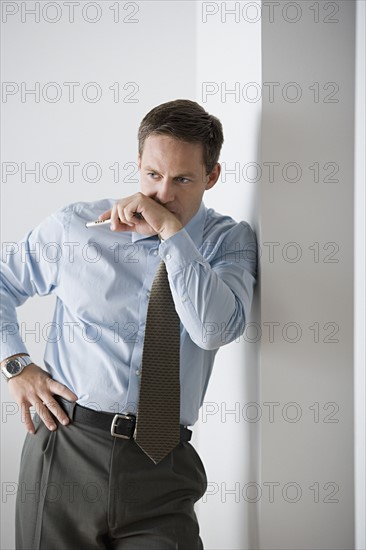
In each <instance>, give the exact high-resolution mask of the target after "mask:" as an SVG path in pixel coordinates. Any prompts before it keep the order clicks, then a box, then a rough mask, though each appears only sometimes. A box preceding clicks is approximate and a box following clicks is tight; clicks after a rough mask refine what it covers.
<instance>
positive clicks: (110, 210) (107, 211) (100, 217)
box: [98, 208, 112, 221]
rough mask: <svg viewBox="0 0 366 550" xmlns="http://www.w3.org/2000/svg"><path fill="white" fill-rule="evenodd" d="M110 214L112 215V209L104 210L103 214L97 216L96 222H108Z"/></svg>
mask: <svg viewBox="0 0 366 550" xmlns="http://www.w3.org/2000/svg"><path fill="white" fill-rule="evenodd" d="M111 213H112V208H110V209H109V210H106V211H105V212H103V213H102V214H100V215H99V216H98V220H101V221H103V220H108V219H109V218H110V217H111Z"/></svg>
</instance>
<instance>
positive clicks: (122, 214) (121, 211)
mask: <svg viewBox="0 0 366 550" xmlns="http://www.w3.org/2000/svg"><path fill="white" fill-rule="evenodd" d="M117 212H118V218H119V220H120V222H122V223H124V224H126V225H128V227H133V226H134V224H133V223H132V222H131V221H130V219H129V217H128V212H129V207H128V205H125V206H123V207H122V205H121V204H119V203H118V204H117Z"/></svg>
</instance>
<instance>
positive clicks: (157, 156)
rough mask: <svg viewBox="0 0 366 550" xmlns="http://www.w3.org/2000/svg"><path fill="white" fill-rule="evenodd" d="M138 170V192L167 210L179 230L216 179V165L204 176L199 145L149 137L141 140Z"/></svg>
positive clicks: (193, 213) (163, 137) (164, 136)
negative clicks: (178, 224) (179, 225)
mask: <svg viewBox="0 0 366 550" xmlns="http://www.w3.org/2000/svg"><path fill="white" fill-rule="evenodd" d="M138 167H139V170H140V187H141V192H142V193H143V194H144V195H147V196H148V197H151V198H153V199H154V200H156V201H157V202H159V203H160V204H162V205H163V206H165V208H167V209H168V210H170V212H172V213H173V214H174V215H175V216H176V217H177V218H178V220H179V221H180V222H181V224H182V225H183V226H184V225H186V224H187V223H188V222H189V220H190V219H191V218H192V217H193V216H194V215H195V214H196V212H197V211H198V209H199V206H200V204H201V201H202V196H203V193H204V192H205V190H206V189H211V187H213V186H214V185H215V183H216V181H217V179H218V177H219V175H220V165H219V163H217V164H216V166H215V168H214V169H213V171H212V172H211V174H209V175H206V168H205V166H204V164H203V146H202V144H201V143H187V142H183V141H179V140H177V139H175V138H173V137H171V136H166V135H150V136H149V137H148V138H147V139H146V140H145V144H144V149H143V152H142V156H141V157H139V158H138Z"/></svg>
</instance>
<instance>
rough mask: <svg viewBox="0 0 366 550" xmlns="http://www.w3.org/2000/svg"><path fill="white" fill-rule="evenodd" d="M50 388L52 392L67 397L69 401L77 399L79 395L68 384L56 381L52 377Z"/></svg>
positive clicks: (49, 383)
mask: <svg viewBox="0 0 366 550" xmlns="http://www.w3.org/2000/svg"><path fill="white" fill-rule="evenodd" d="M48 388H49V390H50V393H51V394H53V395H54V394H56V395H60V396H61V397H63V398H64V399H67V400H68V401H77V400H78V396H77V395H75V393H74V392H72V391H71V390H70V389H69V388H68V387H67V386H65V385H64V384H61V383H60V382H56V380H53V379H52V378H50V380H49V382H48Z"/></svg>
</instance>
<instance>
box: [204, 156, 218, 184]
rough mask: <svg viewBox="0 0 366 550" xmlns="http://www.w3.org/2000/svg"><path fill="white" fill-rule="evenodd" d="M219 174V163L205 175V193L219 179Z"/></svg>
mask: <svg viewBox="0 0 366 550" xmlns="http://www.w3.org/2000/svg"><path fill="white" fill-rule="evenodd" d="M220 173H221V165H220V163H219V162H217V163H216V164H215V166H214V167H213V169H212V172H211V174H208V175H207V178H208V181H207V183H206V186H205V190H206V191H207V190H208V189H211V188H212V187H213V186H214V185H215V183H216V182H217V180H218V179H219V176H220Z"/></svg>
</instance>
